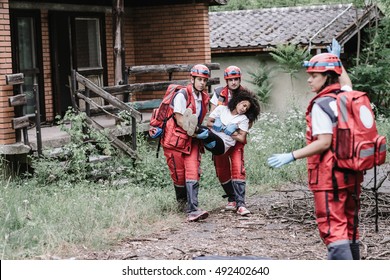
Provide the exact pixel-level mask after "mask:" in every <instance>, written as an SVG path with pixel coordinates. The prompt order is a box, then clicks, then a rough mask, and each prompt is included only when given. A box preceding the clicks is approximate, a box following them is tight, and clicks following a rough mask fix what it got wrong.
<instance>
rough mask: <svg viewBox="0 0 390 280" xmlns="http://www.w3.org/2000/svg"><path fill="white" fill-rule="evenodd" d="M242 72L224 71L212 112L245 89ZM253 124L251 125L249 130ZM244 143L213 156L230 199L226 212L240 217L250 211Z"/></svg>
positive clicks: (217, 125)
mask: <svg viewBox="0 0 390 280" xmlns="http://www.w3.org/2000/svg"><path fill="white" fill-rule="evenodd" d="M241 76H242V75H241V70H240V68H238V67H237V66H233V65H232V66H229V67H227V68H226V69H225V71H224V79H225V80H226V86H224V87H217V88H215V89H214V93H213V96H212V98H211V100H210V103H211V109H210V111H211V112H212V111H213V110H214V109H215V108H216V107H217V106H218V105H225V106H227V105H228V102H229V101H230V99H231V98H232V96H233V95H234V94H238V93H239V92H240V91H241V90H244V88H243V87H242V86H241ZM250 127H251V123H250V124H249V128H250ZM213 128H214V130H216V131H220V130H221V128H222V123H221V121H220V120H219V119H216V120H215V122H214V125H213ZM245 143H246V139H245V141H244V142H243V143H241V142H237V143H236V145H235V146H234V147H231V148H230V149H229V151H227V152H226V153H225V154H223V155H218V156H213V161H214V165H215V171H216V173H217V177H218V179H219V182H220V183H221V185H222V188H223V189H224V191H225V193H226V196H224V197H227V199H228V203H227V205H226V206H225V209H226V210H229V211H236V212H237V214H239V215H243V216H244V215H248V214H250V211H249V210H248V209H247V208H246V205H245V188H246V171H245V163H244V146H245Z"/></svg>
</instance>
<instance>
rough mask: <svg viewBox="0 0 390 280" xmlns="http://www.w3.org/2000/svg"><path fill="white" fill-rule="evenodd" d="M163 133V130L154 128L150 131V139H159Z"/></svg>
mask: <svg viewBox="0 0 390 280" xmlns="http://www.w3.org/2000/svg"><path fill="white" fill-rule="evenodd" d="M162 131H163V130H162V128H159V127H153V128H151V129H149V135H150V137H152V138H153V139H154V138H157V137H159V136H160V135H161V133H162Z"/></svg>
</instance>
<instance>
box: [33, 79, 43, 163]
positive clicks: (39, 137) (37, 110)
mask: <svg viewBox="0 0 390 280" xmlns="http://www.w3.org/2000/svg"><path fill="white" fill-rule="evenodd" d="M33 91H34V96H35V125H36V134H37V152H38V156H39V157H40V156H41V155H42V134H41V108H40V104H39V91H38V85H37V84H34V86H33Z"/></svg>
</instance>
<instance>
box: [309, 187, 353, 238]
mask: <svg viewBox="0 0 390 280" xmlns="http://www.w3.org/2000/svg"><path fill="white" fill-rule="evenodd" d="M356 188H357V189H356V191H355V186H352V187H348V188H345V189H339V191H338V196H339V201H334V195H333V190H329V191H315V192H313V194H314V204H315V212H316V219H317V224H318V230H319V232H320V236H321V238H322V240H323V241H324V243H325V244H326V245H329V244H331V243H334V242H336V241H341V240H352V239H353V232H354V218H355V209H356V211H359V209H360V205H359V198H360V192H361V186H360V185H358V186H357V187H356ZM355 192H356V194H355ZM355 226H356V240H358V239H359V231H358V225H357V220H356V225H355Z"/></svg>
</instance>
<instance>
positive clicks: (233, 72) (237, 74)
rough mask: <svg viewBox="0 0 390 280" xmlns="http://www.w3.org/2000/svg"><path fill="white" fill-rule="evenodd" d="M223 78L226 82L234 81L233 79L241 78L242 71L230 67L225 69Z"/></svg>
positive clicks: (235, 67)
mask: <svg viewBox="0 0 390 280" xmlns="http://www.w3.org/2000/svg"><path fill="white" fill-rule="evenodd" d="M223 77H224V79H225V80H228V79H233V78H241V70H240V68H238V67H237V66H229V67H228V68H226V69H225V72H224V73H223Z"/></svg>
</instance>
